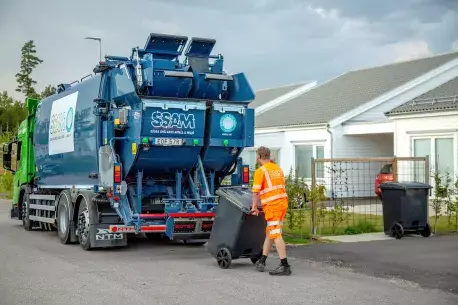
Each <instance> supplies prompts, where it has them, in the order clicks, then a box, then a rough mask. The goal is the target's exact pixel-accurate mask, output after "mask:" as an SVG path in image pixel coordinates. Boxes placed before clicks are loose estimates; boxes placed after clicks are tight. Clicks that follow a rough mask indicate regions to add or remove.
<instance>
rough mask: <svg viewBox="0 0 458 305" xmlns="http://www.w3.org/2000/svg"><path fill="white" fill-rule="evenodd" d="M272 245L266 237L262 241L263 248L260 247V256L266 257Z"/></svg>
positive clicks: (272, 242) (270, 240) (271, 241)
mask: <svg viewBox="0 0 458 305" xmlns="http://www.w3.org/2000/svg"><path fill="white" fill-rule="evenodd" d="M273 244H274V241H273V240H272V239H269V237H267V236H266V239H265V240H264V246H263V247H262V255H265V256H268V255H269V253H270V249H272V245H273Z"/></svg>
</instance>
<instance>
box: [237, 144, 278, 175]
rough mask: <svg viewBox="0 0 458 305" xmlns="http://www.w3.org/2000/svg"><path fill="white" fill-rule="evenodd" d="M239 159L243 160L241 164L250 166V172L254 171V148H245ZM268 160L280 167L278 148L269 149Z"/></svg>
mask: <svg viewBox="0 0 458 305" xmlns="http://www.w3.org/2000/svg"><path fill="white" fill-rule="evenodd" d="M240 157H241V158H242V159H243V164H247V165H249V166H250V170H251V171H254V170H256V148H249V149H247V148H245V149H244V150H243V152H242V153H241V154H240ZM270 158H271V159H272V160H273V161H274V162H275V163H277V164H278V165H280V159H279V158H280V149H279V148H270Z"/></svg>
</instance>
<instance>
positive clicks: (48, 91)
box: [40, 85, 56, 99]
mask: <svg viewBox="0 0 458 305" xmlns="http://www.w3.org/2000/svg"><path fill="white" fill-rule="evenodd" d="M55 93H56V87H54V86H53V85H48V86H46V87H45V88H44V89H43V91H41V93H40V99H44V98H46V97H48V96H51V95H53V94H55Z"/></svg>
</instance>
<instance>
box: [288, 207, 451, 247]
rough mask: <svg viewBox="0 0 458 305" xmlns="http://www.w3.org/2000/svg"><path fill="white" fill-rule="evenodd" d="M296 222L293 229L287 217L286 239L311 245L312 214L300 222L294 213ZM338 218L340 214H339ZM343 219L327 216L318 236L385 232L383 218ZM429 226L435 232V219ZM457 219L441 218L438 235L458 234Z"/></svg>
mask: <svg viewBox="0 0 458 305" xmlns="http://www.w3.org/2000/svg"><path fill="white" fill-rule="evenodd" d="M294 214H295V215H294V216H293V217H296V219H295V221H294V218H293V222H294V226H293V228H292V229H291V228H290V226H289V223H288V220H289V219H291V216H290V217H288V216H287V217H286V219H285V224H284V226H283V232H284V239H285V240H286V241H287V242H288V243H291V244H299V243H301V244H302V243H304V244H305V243H310V240H311V238H310V237H311V228H312V224H311V217H310V216H311V212H310V211H304V212H303V218H302V221H298V219H297V217H298V214H299V212H298V211H294ZM337 215H338V216H339V215H340V214H337ZM342 215H343V217H337V218H335V219H337V220H340V222H338V223H335V224H334V222H333V220H332V217H331V215H329V214H328V215H326V216H325V217H324V218H323V219H322V220H321V222H320V225H319V226H318V227H317V232H316V233H317V236H323V237H325V236H331V235H354V234H362V233H374V232H383V216H382V215H371V214H357V213H342ZM429 224H430V226H431V229H432V230H433V226H434V217H430V218H429ZM456 228H457V225H456V218H455V216H452V218H451V224H449V222H448V218H447V217H446V216H441V217H439V219H438V222H437V226H436V234H447V233H452V232H458V230H457V229H456Z"/></svg>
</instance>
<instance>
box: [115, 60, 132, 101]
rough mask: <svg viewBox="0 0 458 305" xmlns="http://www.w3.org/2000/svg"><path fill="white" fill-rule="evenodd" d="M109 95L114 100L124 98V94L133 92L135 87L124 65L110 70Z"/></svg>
mask: <svg viewBox="0 0 458 305" xmlns="http://www.w3.org/2000/svg"><path fill="white" fill-rule="evenodd" d="M112 80H113V82H112V83H111V97H112V99H114V100H120V99H122V98H125V97H126V95H128V94H131V93H134V92H135V87H134V84H133V82H132V78H131V76H130V74H129V71H128V70H127V68H126V67H125V66H124V67H123V66H121V67H120V68H115V69H113V70H112Z"/></svg>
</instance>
